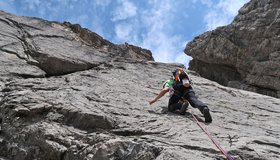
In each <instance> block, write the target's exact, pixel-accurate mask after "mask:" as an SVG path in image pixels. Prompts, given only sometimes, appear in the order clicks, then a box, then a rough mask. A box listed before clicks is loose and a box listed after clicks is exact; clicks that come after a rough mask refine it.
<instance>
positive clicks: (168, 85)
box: [162, 79, 175, 88]
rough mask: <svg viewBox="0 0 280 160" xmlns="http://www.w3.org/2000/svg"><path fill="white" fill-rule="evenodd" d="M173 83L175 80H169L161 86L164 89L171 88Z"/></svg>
mask: <svg viewBox="0 0 280 160" xmlns="http://www.w3.org/2000/svg"><path fill="white" fill-rule="evenodd" d="M174 82H175V80H174V79H169V80H167V81H165V82H164V84H163V86H162V88H165V87H170V86H172V85H173V83H174Z"/></svg>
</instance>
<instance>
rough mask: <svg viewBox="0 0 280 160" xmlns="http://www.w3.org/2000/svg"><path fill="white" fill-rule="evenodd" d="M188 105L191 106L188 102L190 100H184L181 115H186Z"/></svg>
mask: <svg viewBox="0 0 280 160" xmlns="http://www.w3.org/2000/svg"><path fill="white" fill-rule="evenodd" d="M188 106H189V103H188V102H184V103H183V104H182V107H181V109H180V111H179V113H180V114H181V115H185V114H186V111H187V108H188Z"/></svg>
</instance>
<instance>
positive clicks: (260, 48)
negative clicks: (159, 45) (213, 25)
mask: <svg viewBox="0 0 280 160" xmlns="http://www.w3.org/2000/svg"><path fill="white" fill-rule="evenodd" d="M279 26H280V1H278V0H251V1H250V2H249V3H247V4H246V5H245V6H244V7H242V8H241V9H240V10H239V14H238V15H237V16H236V17H235V19H234V21H233V22H232V23H231V24H230V25H228V26H225V27H219V28H217V29H215V30H213V31H209V32H206V33H204V34H202V35H200V36H198V37H196V38H195V39H194V40H193V41H191V42H190V43H188V44H187V46H186V49H185V53H186V54H188V55H190V56H192V57H193V60H192V61H191V63H190V69H192V70H195V71H197V72H198V73H199V74H200V75H201V76H203V77H205V78H208V79H211V80H214V81H217V82H218V83H220V84H223V85H226V86H230V87H235V88H240V89H245V90H250V91H254V92H258V93H262V94H266V95H269V96H273V97H278V98H280V27H279Z"/></svg>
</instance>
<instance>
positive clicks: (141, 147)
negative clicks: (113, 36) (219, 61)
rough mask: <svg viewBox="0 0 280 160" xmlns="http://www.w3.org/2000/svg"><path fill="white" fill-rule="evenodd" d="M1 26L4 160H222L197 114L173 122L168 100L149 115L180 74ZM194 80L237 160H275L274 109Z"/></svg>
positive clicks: (64, 32)
mask: <svg viewBox="0 0 280 160" xmlns="http://www.w3.org/2000/svg"><path fill="white" fill-rule="evenodd" d="M0 26H1V27H0V48H1V50H0V54H1V56H0V57H1V59H0V60H1V63H0V74H1V76H0V124H1V125H0V159H1V160H9V159H11V160H33V159H46V160H50V159H56V160H80V159H88V160H91V159H94V160H116V159H120V160H154V159H156V160H166V159H168V160H169V159H173V160H187V159H197V160H204V159H223V158H224V157H223V156H222V155H221V154H220V152H219V150H217V149H216V148H215V146H214V145H213V144H212V143H211V141H210V140H209V139H208V137H207V136H206V134H205V133H204V132H203V131H202V130H201V129H200V128H199V127H198V126H197V125H196V123H195V122H194V120H193V118H192V116H191V113H193V114H195V115H197V117H198V118H199V119H204V118H203V117H202V115H201V114H200V112H199V111H198V110H197V109H194V108H191V107H190V108H189V109H188V112H187V114H186V115H184V116H181V115H178V114H176V113H169V112H167V111H166V110H167V108H166V104H167V101H168V97H167V96H165V97H163V98H162V99H161V100H160V101H158V102H157V103H156V104H155V105H153V106H149V105H148V100H150V99H151V98H153V97H154V96H156V95H157V93H158V92H159V90H160V89H161V87H162V83H163V82H164V81H165V80H166V79H168V78H169V77H170V75H171V72H170V71H171V70H173V69H175V68H176V67H178V66H182V65H180V64H165V63H158V62H154V61H147V60H152V56H151V54H150V52H149V51H148V50H145V49H141V48H139V47H135V46H131V45H129V44H124V45H114V44H112V43H110V42H108V41H106V40H104V39H103V38H102V37H100V36H98V35H97V34H95V33H92V32H90V31H89V30H87V29H82V28H80V27H79V26H78V25H71V24H69V23H64V24H60V23H57V22H47V21H44V20H41V19H37V18H28V17H17V16H14V15H11V14H8V13H5V12H1V15H0ZM190 75H191V77H192V79H193V81H194V82H195V84H194V88H195V90H196V93H197V95H198V96H199V98H200V99H201V100H202V101H204V102H205V103H206V104H208V105H209V108H210V109H211V112H212V116H213V123H211V124H208V125H207V128H208V130H209V131H210V132H211V134H212V136H213V137H214V138H215V139H216V140H217V141H219V142H220V144H221V146H223V147H224V148H225V149H226V150H228V151H229V153H230V154H231V155H233V156H234V157H235V158H236V159H237V160H242V159H252V160H253V159H254V160H256V159H259V160H274V159H275V160H276V159H279V158H280V152H279V149H280V145H279V139H280V128H279V125H278V122H279V121H280V116H279V113H280V108H279V105H280V100H279V99H276V98H273V97H268V96H264V95H260V94H257V93H252V92H248V91H243V90H237V89H231V88H227V87H223V86H221V85H219V84H217V83H216V82H212V81H209V80H206V79H204V78H201V77H199V76H197V74H195V72H191V74H190ZM204 126H205V125H204Z"/></svg>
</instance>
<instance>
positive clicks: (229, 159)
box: [191, 113, 234, 160]
mask: <svg viewBox="0 0 280 160" xmlns="http://www.w3.org/2000/svg"><path fill="white" fill-rule="evenodd" d="M191 114H192V113H191ZM192 116H193V118H194V119H195V121H196V124H197V125H198V126H199V127H200V128H201V129H202V130H203V131H204V132H205V133H206V134H207V136H208V137H209V138H210V139H211V141H212V142H213V143H214V144H215V146H216V147H217V148H218V149H219V150H220V151H221V153H222V154H223V155H225V156H226V158H227V159H228V160H234V158H233V157H231V156H230V155H229V154H228V153H227V151H226V150H224V149H223V148H222V147H221V146H220V145H219V143H218V142H217V141H216V140H215V139H213V138H212V137H211V135H210V133H209V132H208V131H207V129H206V128H203V127H202V125H201V124H200V123H199V121H198V120H197V119H196V117H195V116H194V115H193V114H192Z"/></svg>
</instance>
